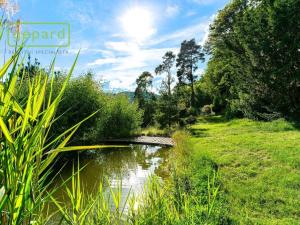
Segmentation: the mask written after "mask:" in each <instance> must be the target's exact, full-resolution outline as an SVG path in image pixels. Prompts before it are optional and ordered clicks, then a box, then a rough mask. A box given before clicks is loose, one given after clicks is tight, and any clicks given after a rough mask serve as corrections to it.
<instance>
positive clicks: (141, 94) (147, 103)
mask: <svg viewBox="0 0 300 225" xmlns="http://www.w3.org/2000/svg"><path fill="white" fill-rule="evenodd" d="M152 79H153V76H152V74H151V73H149V72H147V71H145V72H143V73H142V74H141V75H140V76H139V77H138V79H137V80H136V84H137V87H136V89H135V92H134V99H135V100H136V101H137V102H138V106H139V108H140V109H142V110H144V116H143V124H142V125H143V126H144V127H145V126H148V125H149V124H152V123H153V122H154V121H153V118H154V113H155V95H154V94H153V93H152V92H151V90H150V88H151V86H152Z"/></svg>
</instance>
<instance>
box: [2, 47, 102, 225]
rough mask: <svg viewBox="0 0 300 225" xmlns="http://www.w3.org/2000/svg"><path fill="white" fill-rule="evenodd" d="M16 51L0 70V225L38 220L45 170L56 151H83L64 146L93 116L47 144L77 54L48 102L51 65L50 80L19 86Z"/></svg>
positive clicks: (30, 79) (37, 78)
mask: <svg viewBox="0 0 300 225" xmlns="http://www.w3.org/2000/svg"><path fill="white" fill-rule="evenodd" d="M21 51H22V48H19V49H18V51H17V52H16V53H15V54H14V55H13V56H12V57H11V58H10V59H9V60H8V61H7V62H6V63H5V65H4V66H3V67H2V68H1V69H0V78H3V79H5V80H4V82H0V103H1V104H0V128H1V129H0V213H1V217H0V222H1V224H4V225H6V224H12V225H14V224H31V223H32V222H33V220H34V219H35V218H38V215H39V214H40V212H41V211H42V209H43V207H44V205H45V202H46V201H47V200H48V199H49V197H50V194H49V193H47V187H48V186H49V182H46V178H47V176H48V175H49V167H50V166H51V164H52V163H53V161H54V159H55V158H56V156H57V155H58V154H59V153H60V152H62V151H67V150H68V151H71V150H82V149H86V148H87V147H84V146H83V147H80V146H75V147H69V146H67V144H68V142H69V140H70V138H71V137H72V135H73V134H74V133H75V132H76V130H78V128H79V126H80V125H81V124H82V123H83V122H84V121H85V120H87V119H89V117H91V116H92V115H93V114H92V115H89V117H87V118H85V120H83V121H78V123H77V124H74V125H73V126H72V127H71V128H69V129H67V130H65V131H64V132H63V133H61V134H59V135H58V136H57V137H56V138H54V139H53V140H52V141H51V142H49V140H48V138H49V136H48V134H49V131H50V128H51V126H52V124H53V121H54V120H55V113H56V110H57V108H58V105H59V103H60V101H61V99H62V96H63V94H64V92H65V90H66V87H67V84H68V81H69V80H70V76H71V74H72V72H73V69H74V67H75V64H76V61H77V58H78V55H77V57H76V60H75V62H74V64H73V66H72V67H71V69H70V72H69V73H68V75H67V76H66V79H65V81H64V83H62V86H61V88H60V90H59V92H58V93H57V96H55V97H53V96H52V91H53V89H52V86H50V91H49V93H50V94H49V95H48V96H47V95H46V92H47V88H48V86H47V83H48V81H49V79H50V82H51V83H52V81H53V68H54V61H53V62H52V64H51V66H50V72H51V74H52V77H51V78H50V77H49V76H48V75H47V74H45V73H38V74H36V75H35V76H33V77H28V78H27V80H26V81H27V82H26V83H24V82H18V75H19V74H20V70H21V69H22V66H18V59H19V56H20V53H21ZM10 68H11V70H10V72H9V73H8V70H9V69H10ZM22 88H26V89H27V91H26V93H28V94H27V96H24V98H23V99H22V102H19V101H18V98H17V92H18V91H19V90H21V89H22ZM99 147H100V146H90V147H88V148H99Z"/></svg>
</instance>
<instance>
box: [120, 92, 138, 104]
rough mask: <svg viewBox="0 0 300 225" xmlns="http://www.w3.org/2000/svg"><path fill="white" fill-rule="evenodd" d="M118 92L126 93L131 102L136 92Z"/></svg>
mask: <svg viewBox="0 0 300 225" xmlns="http://www.w3.org/2000/svg"><path fill="white" fill-rule="evenodd" d="M117 94H122V95H126V96H127V97H128V98H129V100H130V102H133V101H134V92H133V91H122V92H119V93H117Z"/></svg>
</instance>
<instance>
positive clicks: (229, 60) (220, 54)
mask: <svg viewBox="0 0 300 225" xmlns="http://www.w3.org/2000/svg"><path fill="white" fill-rule="evenodd" d="M299 15H300V0H285V1H281V0H272V1H271V0H251V1H250V0H233V1H231V2H230V3H229V4H227V5H226V6H225V8H224V9H222V10H220V11H219V13H218V15H217V17H216V18H215V20H214V22H213V23H212V24H211V26H210V32H209V37H208V40H207V42H206V43H205V46H203V47H201V46H200V45H197V43H196V42H195V40H194V39H193V40H190V41H184V42H183V43H182V44H181V48H180V52H179V54H178V55H177V57H176V56H175V55H174V53H172V52H167V53H166V54H165V56H164V57H163V62H162V64H161V65H159V66H158V67H157V68H156V70H155V72H156V74H162V73H164V74H166V77H165V79H164V80H163V82H162V85H161V88H160V95H159V96H158V97H157V96H156V97H155V95H154V94H153V93H151V92H150V91H149V90H150V86H151V82H152V79H153V76H152V75H151V74H150V73H149V72H144V73H143V74H142V75H141V76H140V77H139V79H138V80H137V89H136V91H135V97H136V99H137V101H138V102H139V107H140V108H142V109H144V111H145V113H144V121H143V125H144V126H147V125H149V124H153V123H159V124H160V126H162V127H165V126H170V125H171V124H176V123H179V124H185V123H187V122H193V120H194V117H193V116H194V115H196V114H198V113H200V112H201V110H202V112H206V113H213V111H215V112H217V113H224V114H225V115H226V116H227V117H229V118H230V117H248V118H251V119H262V120H272V119H276V118H279V117H285V118H293V119H295V118H296V119H298V118H299V115H300V20H299ZM204 54H206V55H207V56H206V57H204ZM204 58H208V59H209V61H208V64H207V69H206V70H205V72H204V74H203V75H202V76H201V77H200V79H198V78H199V76H197V74H196V70H197V65H198V63H199V62H203V61H204ZM175 66H176V69H177V71H176V75H177V80H178V83H177V84H176V85H173V86H172V84H173V82H174V80H175V79H174V78H175V75H174V74H172V71H174V69H175ZM198 75H199V74H198Z"/></svg>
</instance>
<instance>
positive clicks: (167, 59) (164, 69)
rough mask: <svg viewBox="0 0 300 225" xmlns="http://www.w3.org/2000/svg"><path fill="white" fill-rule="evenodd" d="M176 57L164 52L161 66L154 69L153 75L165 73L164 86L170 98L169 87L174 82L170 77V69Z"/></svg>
mask: <svg viewBox="0 0 300 225" xmlns="http://www.w3.org/2000/svg"><path fill="white" fill-rule="evenodd" d="M175 58H176V55H175V54H174V53H173V52H172V51H168V52H166V54H165V55H164V56H163V61H162V64H160V65H159V66H157V67H156V69H155V73H156V74H163V73H166V74H167V77H166V82H165V85H167V89H168V95H169V96H170V95H171V94H172V93H171V89H172V87H171V85H172V83H173V82H174V78H173V77H172V72H171V69H172V67H173V66H174V63H175Z"/></svg>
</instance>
